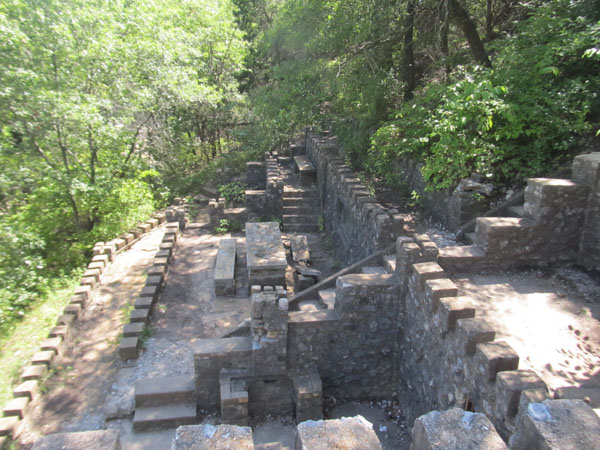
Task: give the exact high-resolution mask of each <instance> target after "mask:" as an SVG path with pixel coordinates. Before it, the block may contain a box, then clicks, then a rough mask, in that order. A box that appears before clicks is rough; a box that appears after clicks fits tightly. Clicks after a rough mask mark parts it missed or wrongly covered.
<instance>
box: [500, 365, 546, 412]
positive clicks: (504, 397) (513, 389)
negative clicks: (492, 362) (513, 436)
mask: <svg viewBox="0 0 600 450" xmlns="http://www.w3.org/2000/svg"><path fill="white" fill-rule="evenodd" d="M529 389H543V390H548V388H547V387H546V383H544V381H543V380H542V379H541V378H540V377H539V376H538V375H537V374H536V373H535V372H534V371H533V370H509V371H505V372H500V373H498V374H497V375H496V408H497V414H499V415H500V417H506V418H511V417H514V416H515V415H516V414H517V411H518V407H519V398H520V396H521V392H523V391H524V390H529Z"/></svg>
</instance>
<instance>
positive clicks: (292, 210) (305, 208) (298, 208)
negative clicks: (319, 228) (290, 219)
mask: <svg viewBox="0 0 600 450" xmlns="http://www.w3.org/2000/svg"><path fill="white" fill-rule="evenodd" d="M315 207H316V205H305V204H302V205H293V206H284V207H283V214H285V215H298V214H310V213H314V212H315Z"/></svg>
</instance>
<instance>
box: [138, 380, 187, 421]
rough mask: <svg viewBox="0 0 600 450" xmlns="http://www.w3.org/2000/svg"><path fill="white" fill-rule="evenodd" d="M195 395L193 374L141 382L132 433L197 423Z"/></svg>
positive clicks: (139, 383)
mask: <svg viewBox="0 0 600 450" xmlns="http://www.w3.org/2000/svg"><path fill="white" fill-rule="evenodd" d="M195 391H196V389H195V380H194V376H193V375H191V374H190V375H182V376H174V377H161V378H145V379H140V380H138V381H137V382H136V385H135V413H134V415H133V430H134V431H135V432H143V431H148V430H156V429H160V428H176V427H178V426H180V425H189V424H194V423H196V421H197V412H196V395H195Z"/></svg>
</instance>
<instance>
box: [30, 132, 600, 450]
mask: <svg viewBox="0 0 600 450" xmlns="http://www.w3.org/2000/svg"><path fill="white" fill-rule="evenodd" d="M300 157H302V159H301V160H300V159H297V158H300ZM292 158H293V159H296V162H297V163H298V161H301V163H302V164H297V165H298V167H299V169H298V170H299V171H300V174H299V179H300V181H301V184H304V185H305V186H304V187H301V188H298V189H289V188H288V187H286V186H285V183H284V180H283V176H282V171H281V170H280V167H281V166H282V165H287V164H290V163H291V161H292ZM248 169H249V172H248V180H249V181H251V182H250V183H249V184H250V185H251V186H252V187H253V189H252V190H249V191H247V192H246V205H245V207H244V208H238V209H237V210H236V211H228V210H227V209H225V208H224V204H223V202H222V201H217V200H211V201H210V202H209V209H210V211H211V221H212V222H213V223H218V220H220V219H221V218H223V217H238V218H243V220H244V221H246V220H252V219H256V218H258V217H263V218H268V217H283V221H282V227H283V232H287V233H299V232H300V233H301V232H303V231H305V232H310V231H313V230H314V223H313V222H311V220H313V219H311V218H310V217H309V216H314V210H315V209H316V205H314V204H312V205H306V203H307V202H309V203H311V202H314V201H315V199H317V201H318V202H319V204H318V210H319V211H322V216H323V217H324V224H325V225H324V226H325V228H326V230H327V232H329V234H330V235H331V237H332V241H333V245H334V247H335V249H336V253H337V254H338V255H341V257H343V258H344V260H345V261H346V262H347V263H348V264H350V265H349V266H347V267H346V268H344V269H342V270H341V271H340V272H338V273H336V274H334V275H332V276H330V277H326V278H322V277H319V276H317V275H315V277H314V280H312V282H311V283H309V285H308V286H303V287H304V288H305V289H297V290H295V289H294V286H298V279H299V276H303V277H305V278H306V277H307V276H306V275H303V274H302V273H301V272H302V270H306V271H308V272H309V271H310V270H309V269H310V267H308V266H306V265H305V266H298V268H297V270H296V273H294V274H292V275H290V273H289V270H290V267H289V261H287V260H286V254H285V249H284V247H283V244H282V240H281V235H280V228H279V226H280V224H279V223H277V222H262V223H254V222H248V223H246V251H247V266H246V270H247V273H245V274H244V276H247V278H248V280H249V283H248V286H249V291H250V292H249V302H250V321H249V323H247V324H246V326H245V327H240V329H239V330H238V331H236V332H234V333H230V334H229V336H227V337H222V338H214V339H199V340H196V341H195V342H194V343H193V349H194V350H193V353H194V376H193V379H192V380H189V379H185V380H177V379H175V378H172V379H160V380H155V382H152V381H148V382H147V383H146V384H145V385H144V386H139V387H138V388H136V389H138V390H137V392H136V413H135V414H136V415H135V416H134V419H133V427H134V430H136V429H137V430H138V431H144V430H148V429H153V427H160V426H179V428H177V432H176V434H175V438H174V440H173V444H172V448H173V449H178V450H179V449H191V448H206V449H209V448H210V449H213V448H214V449H216V448H239V449H245V448H249V449H250V448H253V443H252V429H251V428H250V427H249V426H250V425H251V424H252V423H253V422H255V421H256V420H260V419H264V418H266V417H270V416H285V417H292V418H293V420H294V421H295V423H296V424H297V428H296V444H295V445H296V449H329V448H347V449H377V448H381V444H380V442H379V440H378V438H377V436H376V435H375V433H374V431H373V428H372V426H371V424H370V423H369V422H368V421H366V420H365V419H363V418H362V417H360V416H357V417H354V418H343V419H336V420H323V399H324V397H328V396H335V397H337V398H341V399H345V400H348V401H351V400H364V399H369V400H372V399H382V398H394V397H395V398H398V399H399V400H400V402H401V403H402V406H403V411H404V414H405V416H406V420H407V423H409V424H411V426H412V445H411V449H413V450H420V449H503V448H511V449H523V450H524V449H536V448H539V449H542V448H543V449H567V448H573V449H600V419H599V418H598V415H597V413H596V412H594V410H593V409H592V408H591V407H590V406H589V405H588V403H586V402H584V401H583V400H580V399H551V398H550V396H549V392H548V386H547V384H546V383H545V382H544V380H543V379H542V378H540V376H539V375H538V374H537V373H536V372H535V371H533V370H529V369H519V362H520V358H519V355H518V354H517V352H516V351H515V350H514V349H513V348H512V347H511V346H510V345H509V344H508V343H507V342H505V341H502V340H499V341H498V340H496V334H497V333H496V331H495V330H494V328H493V327H492V326H491V325H490V324H489V323H488V322H487V321H486V320H485V319H482V318H480V317H479V316H478V314H477V309H476V308H475V307H474V306H473V304H472V302H471V301H470V298H469V297H468V296H464V295H459V289H458V287H457V285H456V284H455V282H454V281H453V279H452V278H453V275H454V274H456V273H462V274H464V273H475V272H477V271H481V270H482V269H497V268H502V269H505V268H509V267H510V268H514V267H540V266H545V265H557V264H574V263H576V264H580V265H582V266H584V267H587V268H589V269H590V270H599V269H600V225H599V224H600V153H592V154H586V155H580V156H578V157H576V158H575V161H574V162H573V170H572V177H571V179H568V180H567V179H545V178H536V179H530V180H529V181H528V186H527V188H526V190H525V197H524V204H523V206H522V207H520V208H517V209H516V210H515V211H517V215H518V216H515V215H513V216H512V217H481V218H478V219H477V221H476V228H475V232H474V235H473V236H472V245H463V246H452V247H444V248H438V246H437V245H436V244H435V243H434V242H433V241H432V240H431V239H430V238H429V237H428V236H427V235H423V234H414V235H408V234H407V233H406V231H405V227H404V217H403V215H402V214H400V213H399V212H398V211H397V210H393V209H387V208H385V207H383V206H382V205H381V204H379V203H378V202H377V199H376V198H375V197H373V196H372V195H371V193H370V192H369V190H368V189H366V187H365V186H364V185H363V184H362V182H361V181H360V180H359V179H358V177H357V176H356V175H355V174H354V173H353V171H352V170H351V169H350V168H349V167H348V166H347V165H345V164H344V162H343V160H342V159H341V158H340V156H339V148H338V146H337V143H336V141H335V138H334V137H330V136H320V135H317V134H314V133H308V132H307V133H306V135H305V136H304V138H303V139H302V140H300V141H299V142H298V143H297V144H295V145H293V146H292V148H291V149H290V155H289V156H285V157H281V156H278V155H276V154H269V155H268V157H267V158H266V159H265V162H263V163H250V164H249V165H248ZM261 187H264V189H260V188H261ZM298 193H300V194H298ZM292 194H293V195H292ZM314 195H316V197H315V196H314ZM183 211H184V209H183V208H182V206H176V207H174V208H172V209H169V210H167V213H166V214H167V216H166V218H167V220H168V221H169V222H171V223H174V224H176V225H177V227H175V228H176V230H175V229H173V228H172V233H173V234H172V235H171V236H174V237H173V238H172V239H171V240H170V241H169V242H171V243H175V242H176V240H177V234H178V233H179V232H180V230H181V229H183V227H184V226H185V218H184V212H183ZM307 217H308V218H307ZM315 231H316V230H315ZM222 245H223V248H224V249H225V248H227V249H226V250H223V252H219V254H218V255H217V262H216V265H217V267H223V268H222V269H218V271H220V272H222V274H221V273H220V274H219V277H218V279H219V281H218V282H217V275H215V289H216V290H218V291H220V292H222V293H224V294H230V293H231V292H232V291H231V289H234V291H233V292H235V285H233V284H228V283H232V282H233V281H234V280H233V278H234V277H235V276H236V275H235V274H234V270H233V269H231V268H232V267H234V266H232V264H233V265H235V260H236V256H235V255H236V249H235V245H233V247H232V244H231V242H229V243H228V242H225V243H223V244H222ZM169 249H172V248H171V247H169ZM162 250H165V249H162ZM163 256H165V257H167V255H163ZM169 257H170V256H169ZM167 258H168V257H167ZM165 264H166V265H168V261H166V262H165ZM373 266H376V267H377V270H363V269H366V268H371V269H372V268H373ZM166 270H167V269H162V270H161V272H160V273H161V274H166ZM216 271H217V270H216ZM308 272H307V273H308ZM161 276H162V275H161ZM309 278H310V277H309ZM152 295H153V296H155V295H158V294H157V293H156V292H155V291H153V294H152ZM155 301H156V299H155V298H154V297H151V300H148V302H147V303H148V308H147V309H148V312H146V313H143V314H145V317H147V316H148V315H149V314H150V311H151V309H152V306H153V304H154V303H155ZM135 339H137V338H135ZM137 349H138V347H137V343H136V344H135V352H134V353H131V352H130V353H128V352H127V351H126V350H124V351H123V357H124V359H130V358H135V357H136V356H137ZM161 396H162V397H161ZM159 398H163V399H166V398H168V402H165V403H169V402H170V404H173V405H175V404H176V403H177V402H178V401H179V402H180V403H181V402H183V403H185V404H186V405H189V404H190V402H191V405H192V406H191V411H190V410H188V411H187V413H185V414H180V416H173V417H167V416H164V418H163V419H164V420H162V419H161V420H162V422H161V420H158V419H156V420H154V419H152V418H148V417H149V416H143V414H142V413H143V410H144V408H150V407H158V406H160V405H163V402H161V401H159ZM183 403H182V404H183ZM163 406H164V405H163ZM153 411H154V412H153V414H155V415H156V416H157V417H158V416H160V414H161V413H160V412H157V411H155V410H153ZM165 411H166V410H165ZM138 413H139V414H138ZM148 414H149V413H148ZM205 414H217V416H218V417H220V421H221V423H222V424H221V425H210V424H198V423H199V422H201V421H202V417H203V415H205ZM142 416H143V417H142ZM136 417H137V420H136ZM161 417H163V416H161ZM94 433H96V434H95V435H90V434H86V433H64V434H57V435H50V436H46V437H44V438H42V439H40V440H39V441H38V442H37V443H36V445H35V446H34V448H35V449H51V448H52V449H53V448H83V447H81V446H82V445H84V444H81V442H86V444H85V448H119V446H118V445H119V444H118V436H116V437H115V434H114V432H112V431H104V432H94ZM79 439H81V440H79Z"/></svg>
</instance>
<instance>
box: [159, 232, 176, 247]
mask: <svg viewBox="0 0 600 450" xmlns="http://www.w3.org/2000/svg"><path fill="white" fill-rule="evenodd" d="M176 240H177V238H176V237H175V235H174V234H165V235H164V236H163V238H162V243H163V244H173V245H175V241H176Z"/></svg>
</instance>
